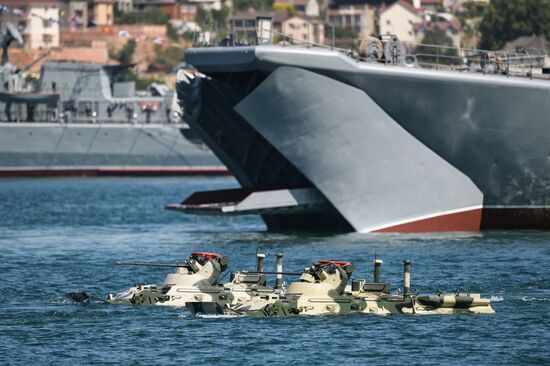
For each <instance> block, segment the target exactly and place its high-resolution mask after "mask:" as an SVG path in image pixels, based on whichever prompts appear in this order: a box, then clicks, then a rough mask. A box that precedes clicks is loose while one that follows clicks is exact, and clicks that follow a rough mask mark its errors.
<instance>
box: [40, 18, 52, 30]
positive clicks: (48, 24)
mask: <svg viewBox="0 0 550 366" xmlns="http://www.w3.org/2000/svg"><path fill="white" fill-rule="evenodd" d="M50 25H51V24H50V20H49V19H42V26H43V27H44V28H49V27H50Z"/></svg>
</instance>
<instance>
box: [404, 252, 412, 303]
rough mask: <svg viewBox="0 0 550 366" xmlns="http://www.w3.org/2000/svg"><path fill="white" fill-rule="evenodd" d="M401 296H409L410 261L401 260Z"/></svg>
mask: <svg viewBox="0 0 550 366" xmlns="http://www.w3.org/2000/svg"><path fill="white" fill-rule="evenodd" d="M403 275H404V278H403V297H409V296H411V261H410V260H408V259H405V260H404V261H403Z"/></svg>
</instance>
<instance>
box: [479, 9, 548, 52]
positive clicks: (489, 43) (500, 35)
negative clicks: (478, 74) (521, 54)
mask: <svg viewBox="0 0 550 366" xmlns="http://www.w3.org/2000/svg"><path fill="white" fill-rule="evenodd" d="M479 29H480V31H481V41H480V45H479V46H480V47H481V48H483V49H490V50H496V49H501V48H502V47H503V46H504V44H505V43H506V42H508V41H511V40H514V39H516V38H518V37H521V36H531V35H537V36H544V37H545V38H546V39H550V1H549V0H514V1H510V0H493V1H491V3H490V4H489V5H488V6H487V7H486V9H485V12H484V15H483V19H482V21H481V25H480V28H479Z"/></svg>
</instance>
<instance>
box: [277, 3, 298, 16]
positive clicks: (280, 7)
mask: <svg viewBox="0 0 550 366" xmlns="http://www.w3.org/2000/svg"><path fill="white" fill-rule="evenodd" d="M273 10H275V11H276V12H287V13H288V15H290V16H294V15H296V8H295V7H294V4H273Z"/></svg>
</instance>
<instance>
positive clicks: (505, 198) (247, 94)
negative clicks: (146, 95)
mask: <svg viewBox="0 0 550 366" xmlns="http://www.w3.org/2000/svg"><path fill="white" fill-rule="evenodd" d="M186 60H187V62H189V63H190V64H192V65H193V66H194V67H196V68H197V69H198V71H200V72H201V73H204V74H206V76H207V77H202V78H200V77H195V78H187V79H186V78H185V77H183V79H182V80H180V81H179V82H178V96H179V98H180V100H181V101H182V103H184V104H185V105H186V106H187V107H189V110H186V117H187V118H186V120H187V121H188V122H189V123H190V125H191V126H192V127H193V128H195V129H196V131H197V132H198V133H199V134H200V135H201V138H203V139H204V141H205V142H206V143H207V144H208V146H209V147H210V148H211V149H212V150H213V151H214V153H216V155H217V156H218V157H219V158H220V160H221V161H222V162H224V163H225V164H226V165H227V166H228V168H229V169H230V170H231V172H232V173H233V174H234V175H235V177H236V178H237V179H238V180H239V182H240V183H241V185H242V186H243V187H244V188H245V189H246V190H247V191H248V192H250V191H254V190H256V191H265V190H269V189H274V192H278V191H281V190H285V189H287V193H288V192H291V189H294V188H296V187H301V188H304V189H309V190H310V191H313V192H315V193H316V194H318V195H319V196H320V197H319V199H318V201H317V205H311V202H309V203H307V207H310V208H311V210H310V212H307V211H306V212H305V211H304V208H305V207H306V204H302V203H301V202H299V200H296V202H294V203H292V204H289V205H288V210H286V211H284V210H280V207H279V211H278V212H275V211H274V210H273V207H272V206H273V205H271V206H270V204H269V203H266V202H263V203H262V204H263V205H264V207H265V210H264V211H262V209H261V208H262V206H261V205H260V206H255V207H254V212H255V213H260V214H262V216H263V218H264V220H265V221H266V223H267V225H268V227H270V228H273V229H281V228H287V229H311V228H313V229H319V228H325V229H326V228H330V229H342V230H354V231H359V232H429V231H477V230H480V229H549V228H550V190H549V188H550V169H549V167H550V150H549V148H548V147H549V146H550V83H549V82H548V81H545V80H530V79H529V78H520V77H506V76H502V75H483V74H481V73H469V72H463V73H460V72H457V71H441V70H426V69H418V68H409V67H405V66H403V67H401V66H388V65H384V64H377V63H363V62H357V61H355V60H353V59H351V58H350V57H347V56H345V55H343V54H341V53H339V52H336V51H330V50H326V49H306V48H305V47H304V48H300V47H279V46H271V45H269V46H254V47H227V48H221V47H220V48H208V49H202V48H195V49H191V50H188V51H187V55H186ZM180 79H181V78H180ZM275 189H276V190H275ZM220 195H222V193H220V192H218V193H217V194H216V195H215V200H213V202H211V203H209V202H208V195H206V194H203V195H202V198H203V200H202V201H200V202H196V197H195V200H190V201H184V202H182V204H181V205H179V206H177V207H173V208H176V209H182V210H184V211H185V210H191V211H192V210H195V211H196V210H200V209H201V208H202V209H203V210H204V211H215V210H216V209H219V207H220V206H223V205H224V203H223V201H224V200H223V199H222V198H220ZM191 198H192V197H191ZM228 201H230V200H228ZM226 204H227V203H226ZM237 207H238V205H237ZM315 207H317V209H315ZM292 208H296V210H295V212H293V211H292ZM219 211H226V212H227V211H230V212H235V211H236V210H224V209H223V207H222V208H221V209H219ZM237 211H238V210H237ZM241 213H246V210H245V209H243V210H242V212H241Z"/></svg>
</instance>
